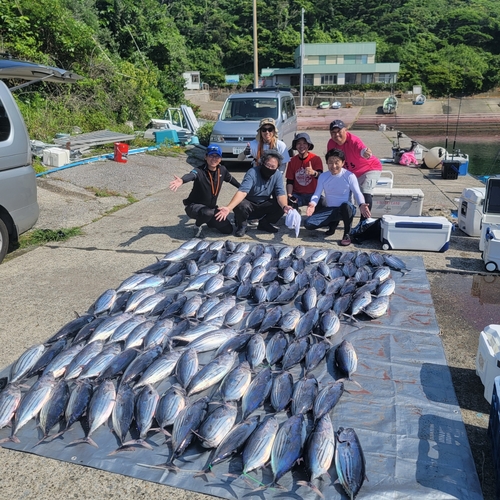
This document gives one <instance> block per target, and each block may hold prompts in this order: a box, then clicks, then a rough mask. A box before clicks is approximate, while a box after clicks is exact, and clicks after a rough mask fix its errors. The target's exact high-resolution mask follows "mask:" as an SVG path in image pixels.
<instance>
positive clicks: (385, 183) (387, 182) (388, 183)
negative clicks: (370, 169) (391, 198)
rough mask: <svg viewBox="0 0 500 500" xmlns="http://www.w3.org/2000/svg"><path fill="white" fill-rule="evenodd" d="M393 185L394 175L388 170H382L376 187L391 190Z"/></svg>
mask: <svg viewBox="0 0 500 500" xmlns="http://www.w3.org/2000/svg"><path fill="white" fill-rule="evenodd" d="M393 184H394V174H393V173H392V172H391V171H390V170H382V172H380V177H379V179H378V181H377V186H379V187H388V188H391V189H392V185H393Z"/></svg>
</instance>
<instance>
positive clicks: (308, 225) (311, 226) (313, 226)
mask: <svg viewBox="0 0 500 500" xmlns="http://www.w3.org/2000/svg"><path fill="white" fill-rule="evenodd" d="M304 227H305V228H306V229H316V227H317V226H316V224H312V223H311V222H309V221H308V220H305V221H304Z"/></svg>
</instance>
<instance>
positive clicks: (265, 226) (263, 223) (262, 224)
mask: <svg viewBox="0 0 500 500" xmlns="http://www.w3.org/2000/svg"><path fill="white" fill-rule="evenodd" d="M257 229H260V230H261V231H265V232H266V233H277V232H278V231H279V230H278V228H277V227H276V226H273V225H272V224H271V223H270V222H269V221H268V220H267V219H266V218H265V217H264V219H261V220H260V221H259V225H258V226H257Z"/></svg>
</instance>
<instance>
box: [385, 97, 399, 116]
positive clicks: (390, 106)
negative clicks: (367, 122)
mask: <svg viewBox="0 0 500 500" xmlns="http://www.w3.org/2000/svg"><path fill="white" fill-rule="evenodd" d="M397 109H398V99H397V97H396V96H395V95H390V96H389V97H388V98H387V99H386V100H385V101H384V105H383V106H382V110H383V111H384V113H385V114H392V113H395V112H396V110H397Z"/></svg>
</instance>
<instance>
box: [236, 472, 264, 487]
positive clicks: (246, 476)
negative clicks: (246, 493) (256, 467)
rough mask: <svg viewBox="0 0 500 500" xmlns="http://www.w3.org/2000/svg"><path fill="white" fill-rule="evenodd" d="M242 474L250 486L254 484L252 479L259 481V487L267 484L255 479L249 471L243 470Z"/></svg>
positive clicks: (255, 481)
mask: <svg viewBox="0 0 500 500" xmlns="http://www.w3.org/2000/svg"><path fill="white" fill-rule="evenodd" d="M241 476H242V477H243V478H244V481H245V482H246V483H247V484H248V485H249V486H253V485H252V484H251V483H250V481H253V482H254V483H257V484H258V485H259V487H262V486H265V484H264V483H261V482H260V481H259V480H258V479H255V478H254V477H252V476H251V475H250V474H248V472H243V474H241Z"/></svg>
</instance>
